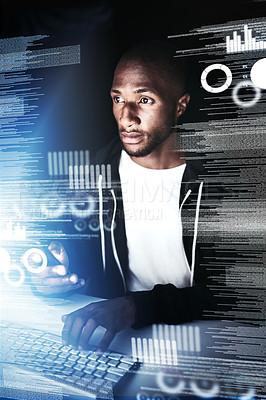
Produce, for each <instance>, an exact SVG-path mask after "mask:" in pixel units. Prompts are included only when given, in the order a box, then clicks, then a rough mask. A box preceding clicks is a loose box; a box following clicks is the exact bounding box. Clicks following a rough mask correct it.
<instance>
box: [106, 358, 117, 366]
mask: <svg viewBox="0 0 266 400" xmlns="http://www.w3.org/2000/svg"><path fill="white" fill-rule="evenodd" d="M107 364H108V365H110V366H111V367H116V366H117V365H118V364H119V361H117V360H110V359H108V362H107Z"/></svg>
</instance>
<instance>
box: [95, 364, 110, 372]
mask: <svg viewBox="0 0 266 400" xmlns="http://www.w3.org/2000/svg"><path fill="white" fill-rule="evenodd" d="M107 368H108V365H107V364H99V365H98V366H97V369H100V370H102V371H105V370H106V369H107Z"/></svg>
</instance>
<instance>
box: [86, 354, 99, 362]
mask: <svg viewBox="0 0 266 400" xmlns="http://www.w3.org/2000/svg"><path fill="white" fill-rule="evenodd" d="M88 358H89V359H90V360H94V361H96V360H98V358H99V354H97V353H91V354H89V355H88Z"/></svg>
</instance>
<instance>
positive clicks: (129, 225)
mask: <svg viewBox="0 0 266 400" xmlns="http://www.w3.org/2000/svg"><path fill="white" fill-rule="evenodd" d="M185 166H186V165H185V164H182V165H180V166H178V167H175V168H170V169H159V170H158V169H157V170H155V169H148V168H144V167H141V166H140V165H138V164H136V163H135V162H134V161H132V160H131V158H130V157H129V156H128V154H127V153H126V152H125V151H124V150H123V151H122V154H121V159H120V164H119V174H120V179H121V185H122V195H123V205H124V213H125V229H126V236H127V245H128V254H129V271H130V274H129V278H128V281H127V286H128V289H129V290H131V291H139V290H151V289H152V288H153V287H154V285H156V284H158V283H161V284H167V283H172V284H174V285H175V286H176V287H178V288H182V287H187V286H190V276H191V273H190V269H189V266H188V262H187V258H186V255H185V251H184V246H183V241H182V224H181V215H180V211H179V195H180V185H181V181H182V176H183V173H184V170H185Z"/></svg>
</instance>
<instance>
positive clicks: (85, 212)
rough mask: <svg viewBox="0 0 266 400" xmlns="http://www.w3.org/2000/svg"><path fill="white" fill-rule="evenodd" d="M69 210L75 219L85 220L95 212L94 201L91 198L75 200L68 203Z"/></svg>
mask: <svg viewBox="0 0 266 400" xmlns="http://www.w3.org/2000/svg"><path fill="white" fill-rule="evenodd" d="M69 209H70V211H71V213H72V215H74V216H75V217H78V218H87V217H89V216H90V215H91V214H92V212H93V211H94V210H95V200H94V198H93V197H92V196H88V197H86V198H80V199H79V198H76V199H74V200H73V201H71V202H70V205H69Z"/></svg>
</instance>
